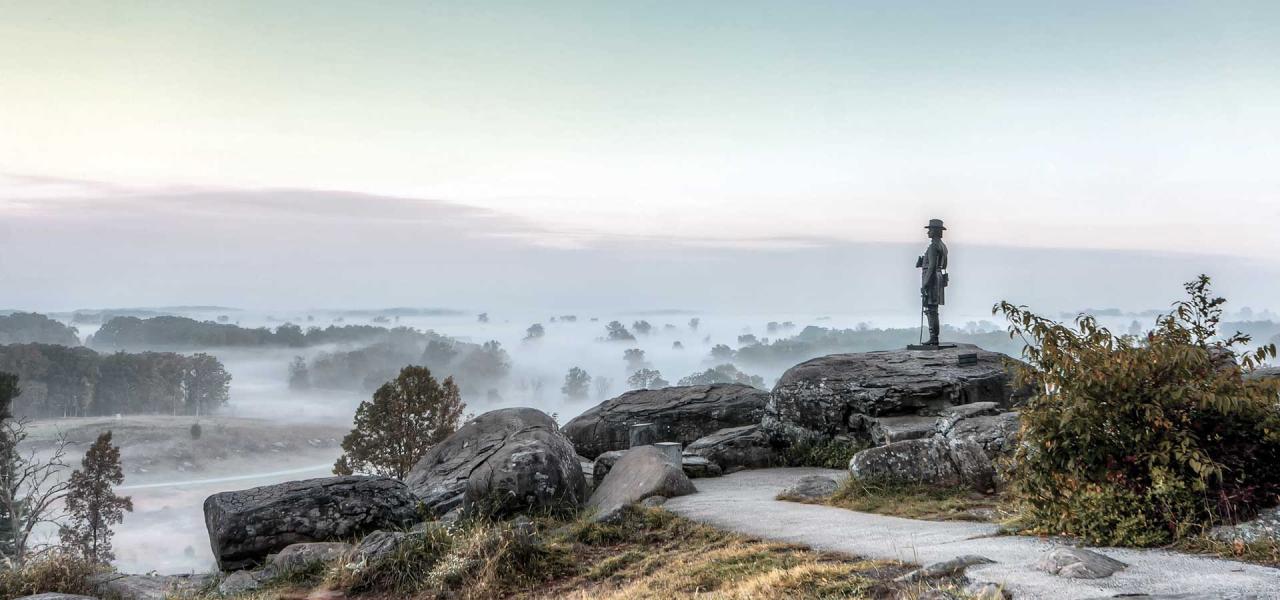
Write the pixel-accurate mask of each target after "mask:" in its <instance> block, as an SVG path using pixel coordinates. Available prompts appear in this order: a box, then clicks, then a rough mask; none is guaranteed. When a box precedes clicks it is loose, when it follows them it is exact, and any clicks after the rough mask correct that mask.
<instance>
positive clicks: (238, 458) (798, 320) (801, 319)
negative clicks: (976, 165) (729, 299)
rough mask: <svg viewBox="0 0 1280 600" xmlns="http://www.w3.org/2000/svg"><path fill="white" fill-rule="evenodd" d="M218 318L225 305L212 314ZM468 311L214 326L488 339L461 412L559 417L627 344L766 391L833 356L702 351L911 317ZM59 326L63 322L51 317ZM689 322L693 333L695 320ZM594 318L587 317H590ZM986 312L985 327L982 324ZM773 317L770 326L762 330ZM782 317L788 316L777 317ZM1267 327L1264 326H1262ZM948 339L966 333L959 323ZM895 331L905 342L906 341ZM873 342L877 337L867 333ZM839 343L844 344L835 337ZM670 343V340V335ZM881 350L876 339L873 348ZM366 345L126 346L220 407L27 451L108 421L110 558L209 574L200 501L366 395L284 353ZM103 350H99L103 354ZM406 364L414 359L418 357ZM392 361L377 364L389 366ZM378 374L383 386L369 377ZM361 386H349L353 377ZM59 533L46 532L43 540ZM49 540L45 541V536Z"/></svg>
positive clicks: (324, 467) (617, 387)
mask: <svg viewBox="0 0 1280 600" xmlns="http://www.w3.org/2000/svg"><path fill="white" fill-rule="evenodd" d="M220 312H223V311H220ZM477 314H478V313H473V312H465V313H462V312H461V311H458V314H433V315H429V316H401V317H400V318H398V319H396V318H394V317H390V316H387V314H380V313H379V312H378V311H371V312H370V313H368V314H360V315H353V314H352V313H350V312H339V311H321V310H293V311H270V312H268V311H234V312H230V314H228V315H227V318H226V319H225V321H227V322H228V323H230V324H238V325H239V326H241V327H245V328H255V327H267V328H270V329H273V330H274V329H275V328H277V327H279V326H280V325H282V324H284V323H285V322H291V323H297V324H300V325H301V326H302V327H303V328H304V329H305V328H308V327H324V326H327V325H329V324H336V325H376V326H379V327H387V328H390V327H398V326H403V327H412V328H415V329H417V330H420V331H434V332H435V333H438V334H441V335H444V336H448V337H449V338H452V339H455V340H457V341H458V342H460V343H471V344H483V343H484V342H487V341H490V340H495V341H497V342H499V343H500V344H501V347H502V349H503V350H504V351H506V352H507V354H508V356H509V360H510V370H509V372H508V373H507V375H506V376H505V377H500V378H497V379H496V380H494V381H485V382H484V383H483V385H477V386H471V387H472V388H473V389H472V390H471V391H466V390H467V387H468V386H467V383H468V382H467V381H459V384H460V386H462V387H463V389H464V395H463V400H464V401H465V402H466V404H467V407H466V410H465V413H467V414H481V413H484V412H487V411H490V410H494V409H497V408H504V407H511V406H531V407H535V408H538V409H541V410H543V411H545V412H547V413H549V414H553V415H555V416H556V417H557V418H558V420H559V422H560V423H562V424H563V423H565V422H567V421H568V420H569V419H571V418H573V417H574V416H576V415H578V414H579V413H581V412H583V411H584V410H586V409H588V408H590V407H592V406H594V405H596V404H597V403H599V402H600V401H602V400H604V399H607V398H612V397H615V396H617V395H619V394H621V393H623V392H625V391H627V390H628V389H629V386H628V384H627V377H628V375H629V374H630V373H631V372H633V371H634V370H635V369H636V367H637V365H636V364H630V365H629V364H628V362H627V361H626V360H624V351H626V350H629V349H640V350H643V352H644V359H643V363H644V365H645V367H646V368H651V369H655V370H657V371H659V372H660V373H661V374H662V377H663V378H664V379H666V380H667V381H668V382H669V383H670V384H671V385H676V384H677V383H678V381H679V380H680V379H681V378H682V377H685V376H688V375H692V374H695V373H699V372H702V371H705V370H706V369H708V368H710V367H713V366H716V365H720V364H726V363H732V364H735V365H736V366H737V368H738V369H740V370H741V371H742V372H744V373H746V374H748V375H752V376H759V377H760V378H761V380H762V387H763V388H765V389H769V388H771V387H772V386H773V384H774V382H775V381H776V380H777V378H778V377H779V376H780V375H781V374H782V372H783V371H785V370H786V369H787V368H789V367H791V366H793V365H794V364H795V363H797V362H800V361H801V360H803V359H806V358H809V357H810V356H808V355H806V354H804V352H810V353H811V354H813V355H814V356H817V355H821V354H826V353H829V352H832V351H847V349H846V350H842V349H840V348H832V347H823V348H821V349H818V350H801V351H800V352H801V353H800V354H798V355H795V356H790V357H789V358H785V359H776V358H775V359H771V360H764V361H762V360H759V359H758V357H757V359H755V360H739V359H741V358H742V356H738V357H733V358H727V359H726V358H724V357H720V358H713V357H712V356H711V351H712V348H713V347H715V346H716V345H720V344H723V345H725V346H727V347H729V348H731V349H734V350H735V351H736V350H739V349H741V348H742V347H744V346H745V345H747V344H748V343H749V342H746V341H744V340H750V339H751V338H742V339H740V336H755V339H756V340H759V341H761V342H764V341H766V340H769V341H772V340H778V339H786V338H793V337H794V336H797V335H798V334H800V332H801V331H803V330H804V328H805V327H806V326H816V327H821V328H824V329H832V330H859V329H861V330H863V332H862V333H859V334H854V335H853V336H852V338H848V339H853V340H858V339H861V338H860V337H859V336H860V335H862V334H865V335H866V340H863V341H861V342H857V343H859V344H862V345H863V346H865V345H867V344H871V345H873V346H872V347H859V348H858V349H859V350H871V349H889V348H892V347H901V346H902V345H904V344H905V343H907V342H913V341H914V339H912V338H914V337H915V332H914V330H910V329H909V330H907V331H902V330H899V331H897V332H894V333H893V336H896V337H892V338H891V339H892V341H891V342H885V341H883V339H882V338H881V337H879V336H880V335H881V334H878V333H877V332H876V331H875V329H876V328H913V327H915V326H916V325H917V324H918V321H915V320H914V319H913V317H915V315H913V314H911V313H910V311H904V312H903V313H902V314H897V315H888V316H886V315H873V314H863V315H822V314H808V315H804V314H749V315H728V314H705V313H696V312H692V311H658V312H641V313H631V314H611V313H607V312H600V313H598V314H591V313H579V314H576V315H572V316H573V317H576V319H572V320H570V319H565V316H567V315H571V314H572V313H569V312H565V311H561V312H559V313H555V314H556V320H555V322H553V321H552V320H551V318H552V317H551V315H550V314H544V315H533V314H508V313H500V312H495V313H492V314H489V315H488V317H489V321H488V322H481V321H480V320H479V319H478V318H477ZM183 316H188V317H190V318H193V319H196V320H200V321H214V320H216V319H218V317H219V315H218V314H216V313H209V312H203V311H189V312H185V314H184V315H183ZM61 318H63V320H67V319H66V318H65V316H63V317H61ZM695 318H696V319H698V322H697V326H696V329H695V328H694V327H692V326H691V324H690V321H691V320H692V319H695ZM990 318H991V317H990V316H987V315H972V316H963V315H959V314H949V315H947V321H948V322H950V323H953V324H954V326H957V327H958V328H959V329H963V330H966V331H968V332H969V333H970V334H973V335H974V336H976V337H974V338H973V339H974V340H976V341H981V342H982V345H984V346H986V347H988V349H992V350H998V351H1003V352H1006V353H1009V354H1014V355H1016V354H1017V352H1018V348H1019V347H1018V346H1017V344H1016V343H1014V342H1012V341H1010V340H1008V339H1007V335H1005V334H1004V333H1003V332H1002V331H999V326H998V325H996V324H995V323H992V322H991V321H990ZM1102 318H1103V320H1104V321H1107V322H1109V323H1110V324H1111V325H1112V326H1115V327H1121V328H1122V327H1125V326H1126V325H1127V324H1128V323H1130V322H1131V321H1132V320H1133V319H1134V318H1138V319H1140V320H1142V321H1143V322H1147V323H1149V322H1150V320H1151V318H1150V316H1149V315H1148V316H1146V317H1134V316H1133V315H1130V314H1127V313H1126V314H1113V315H1105V316H1104V317H1102ZM593 319H594V320H593ZM614 320H616V321H619V322H621V323H623V324H624V325H625V326H626V327H627V328H628V329H634V327H633V324H634V323H636V322H638V321H646V322H648V323H649V324H650V325H651V326H652V328H651V330H650V332H649V333H648V334H641V333H639V332H636V331H632V333H633V334H634V337H635V339H634V340H627V341H605V340H604V339H603V338H604V337H605V336H606V327H605V325H606V323H608V322H610V321H614ZM984 320H985V322H984ZM770 322H773V323H774V324H775V326H774V327H773V331H770V330H769V327H768V324H769V323H770ZM787 322H790V323H791V324H790V325H789V326H788V325H784V324H786V323H787ZM535 323H537V324H541V325H542V327H543V335H542V336H541V337H540V338H537V339H526V338H527V337H528V329H529V327H530V326H531V325H533V324H535ZM76 325H77V327H78V329H79V335H80V337H81V339H82V340H88V339H89V336H90V335H92V334H93V333H95V331H96V329H97V325H96V324H94V325H86V324H84V323H78V324H76ZM1267 333H1269V332H1267ZM951 334H952V335H965V334H962V333H960V332H959V330H957V329H953V330H951ZM903 336H905V338H904V337H903ZM877 340H880V341H877ZM846 341H847V340H846ZM676 342H679V343H680V346H682V347H676V346H675V343H676ZM874 344H883V345H884V347H879V346H874ZM366 346H367V344H360V343H354V344H325V345H318V346H309V347H296V348H291V347H280V346H262V347H236V348H174V347H165V348H136V349H131V351H137V350H166V351H176V352H179V353H183V354H191V353H194V352H206V353H209V354H212V355H214V356H215V357H217V359H218V360H220V361H221V362H222V364H223V365H224V366H225V368H226V370H227V371H228V372H229V373H230V375H231V377H232V380H231V387H230V399H229V402H228V404H227V405H226V406H225V407H223V408H222V409H220V410H218V411H217V412H216V414H214V415H212V416H210V415H205V416H200V417H196V416H192V415H188V416H163V415H154V416H137V415H126V416H123V417H120V418H115V417H94V418H70V419H44V420H37V421H34V422H32V424H31V433H32V435H31V438H30V439H29V440H28V447H29V448H32V449H36V450H37V451H41V452H46V451H47V450H48V448H49V447H50V445H51V443H52V440H53V439H54V438H55V437H56V436H57V435H58V433H59V432H61V433H62V434H63V435H65V436H66V438H67V440H68V441H69V442H70V443H71V445H70V446H69V447H68V462H70V463H74V465H75V466H78V461H79V459H80V456H81V455H82V454H83V452H84V450H85V449H86V448H87V447H88V445H89V444H90V443H91V442H92V441H93V439H94V438H95V437H96V436H97V435H98V434H99V433H100V432H101V431H104V430H107V429H110V430H111V431H112V432H113V435H114V442H115V443H116V444H117V445H119V447H120V448H121V457H122V463H123V467H124V472H125V482H124V485H123V486H121V487H120V488H119V492H120V493H121V494H127V495H130V496H132V498H133V502H134V512H133V513H130V514H127V515H126V517H125V520H124V523H123V524H122V525H120V526H119V527H118V528H117V537H116V539H115V545H116V554H117V560H116V566H117V568H118V569H120V570H121V571H124V572H147V571H153V570H154V571H157V572H160V573H185V572H201V571H206V570H208V569H210V568H211V566H212V554H211V551H210V547H209V542H208V538H207V533H206V530H205V525H204V519H203V512H202V503H203V501H204V499H205V498H206V497H208V496H209V495H210V494H213V493H216V492H220V491H227V490H236V489H244V488H249V487H254V486H259V485H268V484H274V483H280V482H284V481H290V480H296V479H306V478H311V477H323V476H327V475H329V474H330V473H331V468H332V465H333V462H334V460H335V459H336V458H337V457H338V456H339V455H340V454H341V448H340V443H341V440H342V437H343V436H344V435H345V434H346V433H347V432H348V431H349V430H350V428H351V422H352V416H353V414H354V412H355V409H356V406H357V405H358V404H359V403H360V402H361V401H363V400H367V399H368V398H369V397H370V392H371V389H361V388H360V386H359V385H355V386H351V387H350V389H316V388H313V389H308V390H305V391H301V390H294V389H291V388H290V386H289V364H290V362H291V361H294V360H295V357H301V358H302V359H303V360H304V361H305V362H307V363H313V362H314V360H315V359H316V358H317V357H319V356H322V355H324V354H325V353H333V352H341V351H351V350H359V349H360V348H362V347H366ZM100 351H103V352H105V351H106V350H100ZM413 362H417V361H416V360H415V361H413ZM402 366H404V365H403V364H394V365H385V367H387V368H390V369H392V371H394V370H398V369H399V368H400V367H402ZM571 367H579V368H582V369H584V370H586V371H587V372H588V373H589V374H590V375H591V376H592V377H593V381H592V385H591V388H590V390H589V392H588V395H587V397H585V398H580V399H576V400H570V399H568V398H567V397H566V396H565V394H563V393H562V392H561V389H560V388H561V385H562V384H563V383H564V377H565V373H566V372H567V371H568V370H569V369H570V368H571ZM379 381H381V380H379ZM356 383H359V382H356ZM195 423H199V424H200V436H199V439H193V437H192V433H191V427H192V425H193V424H195ZM55 533H56V532H53V531H45V532H44V534H45V535H46V536H53V535H54V534H55ZM49 539H50V540H51V541H52V539H51V538H49Z"/></svg>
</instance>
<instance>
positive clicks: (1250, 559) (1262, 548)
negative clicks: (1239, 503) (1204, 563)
mask: <svg viewBox="0 0 1280 600" xmlns="http://www.w3.org/2000/svg"><path fill="white" fill-rule="evenodd" d="M1172 549H1173V550H1178V551H1181V552H1190V553H1192V554H1208V555H1211V556H1217V557H1220V558H1226V559H1230V560H1238V561H1241V562H1247V563H1254V564H1258V565H1266V566H1268V567H1280V542H1277V541H1275V540H1267V541H1259V542H1254V543H1251V544H1246V543H1245V542H1243V541H1240V540H1236V541H1235V542H1234V543H1229V542H1222V541H1218V540H1215V539H1212V538H1208V537H1192V538H1186V539H1184V540H1182V541H1180V542H1178V543H1176V544H1174V545H1173V546H1172Z"/></svg>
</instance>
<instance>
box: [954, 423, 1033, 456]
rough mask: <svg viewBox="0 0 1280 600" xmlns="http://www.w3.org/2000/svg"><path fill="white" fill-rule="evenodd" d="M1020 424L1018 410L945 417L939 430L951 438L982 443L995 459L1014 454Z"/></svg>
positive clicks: (984, 448) (984, 449)
mask: <svg viewBox="0 0 1280 600" xmlns="http://www.w3.org/2000/svg"><path fill="white" fill-rule="evenodd" d="M1020 428H1021V422H1020V420H1019V416H1018V413H1016V412H1002V413H999V414H995V415H972V416H966V417H962V418H954V417H953V418H951V419H944V420H943V421H941V422H940V423H939V428H938V430H939V433H940V434H941V435H943V436H944V437H946V438H947V439H950V440H964V441H969V442H974V443H976V444H978V445H979V446H982V450H983V452H986V453H987V456H989V457H991V458H992V459H995V458H996V457H999V456H1004V455H1008V454H1012V453H1013V451H1014V450H1016V449H1017V446H1018V435H1019V431H1020Z"/></svg>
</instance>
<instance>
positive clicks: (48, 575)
mask: <svg viewBox="0 0 1280 600" xmlns="http://www.w3.org/2000/svg"><path fill="white" fill-rule="evenodd" d="M104 569H105V568H104V567H102V566H101V565H96V564H94V563H92V562H90V561H87V560H84V559H82V558H79V557H77V556H74V555H71V554H67V553H63V552H60V551H56V550H55V551H52V552H49V553H46V554H42V555H39V556H35V557H32V558H30V559H28V560H27V562H26V564H24V565H23V566H22V567H20V568H16V569H9V568H5V567H0V598H19V597H22V596H29V595H32V594H39V593H44V592H61V593H64V594H81V595H91V594H92V593H93V586H92V585H90V583H89V578H90V577H91V576H93V575H96V574H98V573H101V572H103V571H104Z"/></svg>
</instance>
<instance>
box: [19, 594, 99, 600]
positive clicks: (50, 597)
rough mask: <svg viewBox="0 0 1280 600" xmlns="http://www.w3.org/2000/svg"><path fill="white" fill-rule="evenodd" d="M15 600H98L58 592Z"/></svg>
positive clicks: (91, 597)
mask: <svg viewBox="0 0 1280 600" xmlns="http://www.w3.org/2000/svg"><path fill="white" fill-rule="evenodd" d="M14 600H98V599H97V598H94V597H93V596H80V595H78V594H61V593H58V592H45V593H43V594H36V595H34V596H21V597H18V598H15V599H14Z"/></svg>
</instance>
